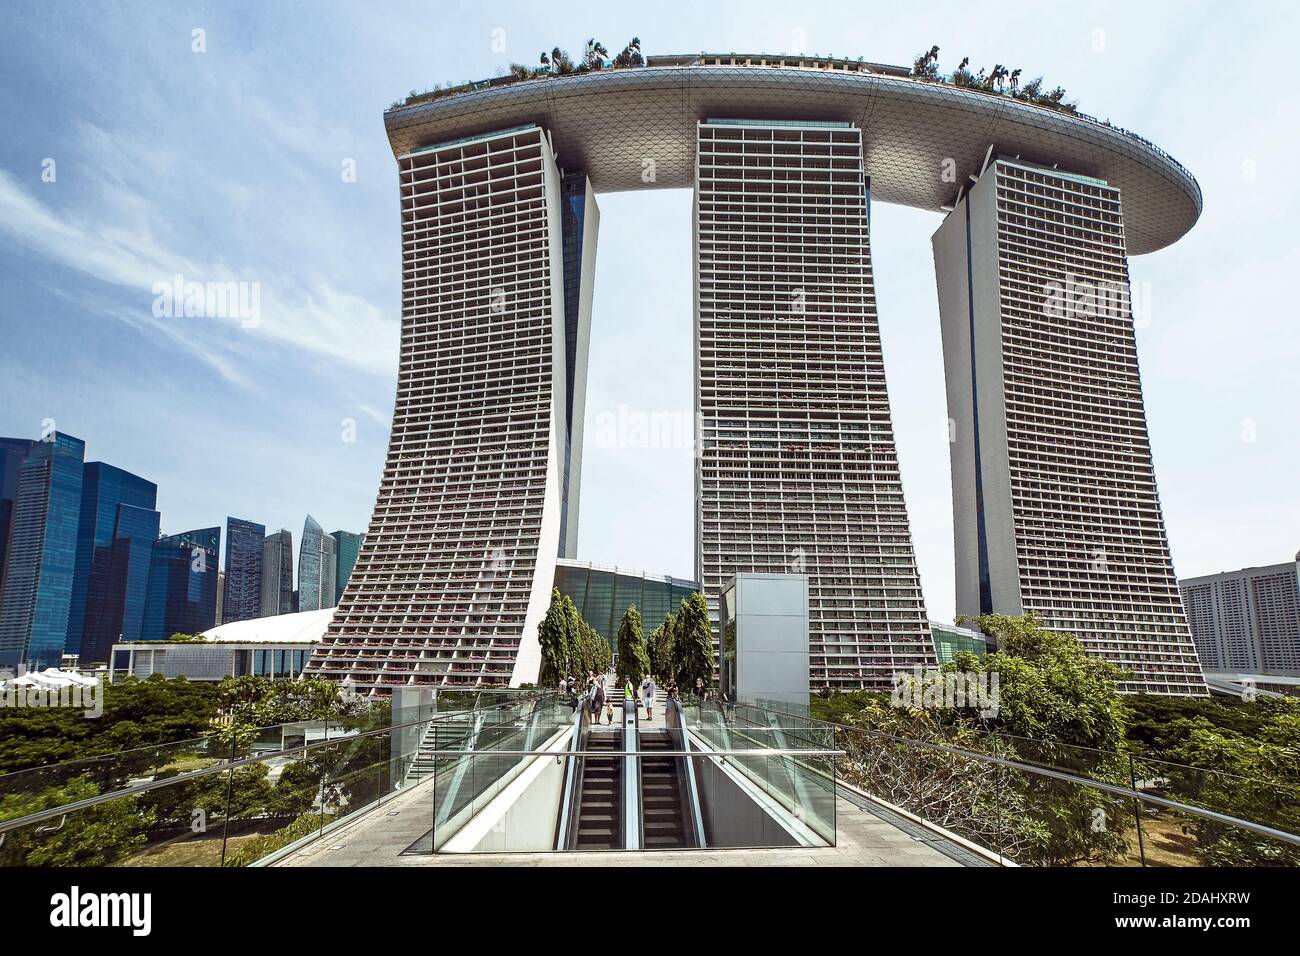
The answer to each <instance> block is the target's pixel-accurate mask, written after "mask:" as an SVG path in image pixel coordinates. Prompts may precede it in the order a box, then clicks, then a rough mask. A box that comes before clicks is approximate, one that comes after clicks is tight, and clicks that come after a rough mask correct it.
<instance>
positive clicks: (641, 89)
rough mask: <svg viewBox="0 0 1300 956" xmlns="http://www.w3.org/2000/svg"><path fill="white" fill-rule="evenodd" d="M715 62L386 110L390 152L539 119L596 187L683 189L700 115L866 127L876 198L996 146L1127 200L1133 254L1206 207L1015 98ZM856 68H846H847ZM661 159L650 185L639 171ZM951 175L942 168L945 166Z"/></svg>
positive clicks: (929, 179) (942, 192)
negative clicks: (1103, 185)
mask: <svg viewBox="0 0 1300 956" xmlns="http://www.w3.org/2000/svg"><path fill="white" fill-rule="evenodd" d="M717 59H719V58H715V57H708V56H704V57H660V58H651V60H650V65H648V66H645V67H636V68H628V69H617V70H602V71H597V72H592V73H582V74H576V75H569V76H552V77H545V78H540V79H533V80H522V81H519V82H513V83H506V84H503V85H493V86H489V87H488V88H484V89H475V90H472V91H468V92H464V93H458V94H454V95H446V96H442V97H439V98H435V99H429V100H424V101H420V100H419V98H417V101H415V102H412V103H410V104H409V105H406V106H401V107H397V108H394V109H392V110H389V111H388V112H387V113H386V114H385V116H384V123H385V127H386V128H387V131H388V138H389V141H390V143H391V144H392V148H393V152H394V154H395V155H398V156H401V155H403V154H405V153H407V152H410V151H411V150H413V149H418V148H420V147H422V146H428V145H432V144H435V143H441V142H446V141H449V140H455V139H459V138H462V137H465V136H473V135H476V134H480V133H487V132H491V131H493V130H499V129H505V128H509V127H512V126H517V125H520V124H522V123H536V124H537V125H539V126H541V127H543V128H545V129H547V130H548V131H549V132H550V134H551V137H552V144H553V147H554V149H555V152H556V155H557V157H558V162H559V164H560V165H561V166H562V167H564V168H566V169H575V170H579V169H580V170H583V171H585V172H586V174H587V175H588V177H590V180H591V185H592V188H593V189H595V190H596V191H597V192H613V191H619V190H628V189H652V188H686V187H690V186H692V185H693V184H694V179H695V141H696V132H695V130H696V123H697V122H698V121H700V120H703V119H798V120H824V121H838V122H851V123H855V124H856V125H857V126H859V127H860V128H861V129H862V130H863V140H864V143H865V147H864V152H865V157H864V159H865V162H866V169H867V172H868V173H869V174H870V176H871V193H872V197H873V199H875V200H877V201H880V202H887V203H899V204H902V205H905V206H915V207H918V208H922V209H932V210H936V211H939V210H941V209H943V208H944V207H945V206H951V205H952V203H953V202H954V199H955V198H956V195H957V189H958V187H959V186H960V185H962V184H963V183H968V182H969V180H968V179H967V177H968V176H971V175H977V174H978V173H979V172H980V171H981V170H982V168H983V166H984V162H985V158H986V156H987V155H988V154H989V150H990V147H992V150H993V153H994V154H995V155H1003V156H1020V157H1021V158H1023V159H1025V160H1029V161H1032V162H1037V163H1043V164H1046V165H1049V166H1050V165H1054V164H1059V165H1060V167H1061V168H1062V169H1067V170H1069V171H1070V172H1074V173H1082V174H1085V175H1089V176H1095V177H1097V178H1100V179H1104V180H1106V181H1107V182H1109V183H1111V184H1112V185H1115V186H1118V187H1119V188H1120V190H1121V192H1122V195H1123V203H1124V225H1125V241H1126V245H1127V251H1128V253H1129V255H1141V254H1142V253H1147V252H1154V251H1155V250H1157V249H1161V248H1163V247H1165V246H1167V245H1169V244H1170V243H1173V242H1174V241H1176V240H1177V239H1178V238H1180V237H1181V236H1182V235H1183V234H1184V233H1186V232H1187V231H1188V230H1189V229H1191V228H1192V226H1193V225H1194V224H1195V222H1196V220H1197V218H1198V217H1199V216H1200V213H1201V190H1200V187H1199V186H1198V185H1197V183H1196V180H1195V179H1194V178H1193V177H1192V175H1191V173H1189V172H1188V171H1187V170H1186V169H1185V168H1184V167H1183V166H1182V165H1181V164H1180V163H1178V162H1177V161H1176V160H1174V159H1173V158H1172V157H1171V156H1169V155H1168V154H1166V153H1165V152H1163V151H1162V150H1160V149H1159V148H1158V147H1156V146H1154V145H1153V144H1151V143H1149V142H1148V141H1146V140H1144V139H1142V138H1141V137H1138V136H1136V135H1134V134H1132V133H1129V132H1126V131H1124V130H1121V129H1118V128H1116V127H1112V126H1107V125H1105V124H1103V123H1100V122H1098V121H1096V120H1094V119H1091V118H1089V117H1085V116H1079V115H1072V114H1069V113H1064V112H1060V111H1058V110H1053V109H1050V108H1048V107H1043V106H1037V105H1034V104H1032V103H1028V102H1024V101H1022V100H1016V99H1012V98H1011V97H1010V96H1003V95H1000V94H994V93H988V92H981V91H978V90H970V89H964V88H961V87H956V86H951V85H947V84H942V83H932V82H925V81H920V80H915V79H911V78H908V77H903V76H898V75H896V71H891V72H873V71H871V70H868V69H858V68H855V69H833V68H825V67H816V68H814V67H809V68H801V67H798V66H794V67H792V66H789V65H786V66H779V67H778V66H772V65H767V66H763V65H737V64H732V63H727V64H718V63H717V62H710V60H714V61H716V60H717ZM850 65H851V64H850ZM647 159H650V160H653V180H652V181H646V180H645V179H644V178H643V170H644V169H645V166H644V165H643V163H644V161H645V160H647ZM947 159H952V160H953V161H955V164H956V180H955V182H954V181H952V179H951V178H948V179H945V177H944V176H943V175H942V172H943V170H944V164H945V160H947Z"/></svg>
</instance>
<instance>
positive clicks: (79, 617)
mask: <svg viewBox="0 0 1300 956" xmlns="http://www.w3.org/2000/svg"><path fill="white" fill-rule="evenodd" d="M157 504H158V486H157V485H155V484H154V483H153V482H152V481H147V480H145V479H144V478H141V477H139V476H138V475H133V474H131V472H129V471H124V470H123V469H121V468H117V467H114V466H113V465H109V464H106V463H104V462H102V461H92V462H87V463H86V466H85V471H84V472H83V474H82V482H81V515H80V519H79V522H78V529H77V561H76V567H75V568H74V571H73V577H72V598H71V602H70V604H69V610H68V636H67V640H66V642H65V644H64V652H65V653H67V654H78V655H81V656H82V657H83V658H85V659H86V660H87V661H89V658H88V657H85V655H84V654H83V652H82V651H83V649H82V643H83V641H84V640H85V638H86V634H87V633H88V632H94V633H99V631H100V629H101V628H102V626H103V621H102V618H103V614H104V605H105V603H106V602H110V601H111V602H115V603H116V602H119V601H123V600H125V599H128V598H129V600H130V601H131V602H132V603H133V605H134V604H135V602H137V601H141V600H143V596H142V595H140V591H139V589H136V588H130V589H128V584H129V583H130V582H129V581H128V577H129V574H130V571H131V570H132V569H134V570H135V571H136V573H138V574H144V575H145V576H146V577H147V567H148V565H147V562H139V561H137V562H134V563H133V562H131V561H129V560H128V561H127V562H126V563H125V564H120V565H119V574H118V575H116V576H114V575H112V574H110V566H111V565H112V562H113V546H114V542H115V541H116V540H117V534H118V513H119V510H120V509H121V508H122V507H123V506H126V507H129V508H138V509H141V510H143V511H154V512H155V514H156V511H155V508H156V506H157ZM146 524H147V522H146ZM157 530H158V529H157V524H156V522H155V524H154V527H153V532H152V533H151V534H149V536H148V537H147V538H144V539H142V540H139V541H138V542H137V547H138V548H139V549H140V551H141V553H142V554H147V553H148V550H149V548H150V547H151V546H152V544H153V539H154V538H155V537H157ZM124 546H125V545H124ZM124 589H125V590H124ZM141 610H142V609H141V608H140V607H139V606H138V605H136V606H132V607H130V608H127V607H125V606H124V607H123V614H124V615H125V616H126V617H129V618H131V619H132V620H134V621H135V622H137V626H138V622H139V620H140V614H141ZM88 621H90V622H93V623H90V624H88ZM137 638H138V635H132V636H131V637H130V638H128V639H131V640H134V639H137Z"/></svg>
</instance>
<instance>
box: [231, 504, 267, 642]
mask: <svg viewBox="0 0 1300 956" xmlns="http://www.w3.org/2000/svg"><path fill="white" fill-rule="evenodd" d="M265 538H266V526H265V525H260V524H258V523H257V522H255V521H245V520H244V519H243V518H231V517H229V516H227V518H226V570H225V580H224V581H223V582H222V590H223V594H222V600H221V615H220V621H221V623H222V624H229V623H231V622H233V621H248V620H251V619H252V618H255V617H261V615H262V551H263V548H262V542H263V541H264V540H265Z"/></svg>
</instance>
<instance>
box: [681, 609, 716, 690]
mask: <svg viewBox="0 0 1300 956" xmlns="http://www.w3.org/2000/svg"><path fill="white" fill-rule="evenodd" d="M713 670H714V655H713V625H712V624H711V623H710V622H709V606H708V604H707V603H706V602H705V600H704V595H703V594H701V593H699V592H698V591H697V592H695V593H694V594H692V595H691V596H690V597H688V598H686V599H685V600H684V601H682V607H681V611H680V612H679V613H678V615H677V621H676V632H675V634H674V635H673V674H674V676H675V677H676V678H677V682H678V683H679V684H681V685H682V688H683V689H684V690H688V691H689V690H692V689H693V688H694V687H695V680H696V678H699V679H701V680H703V681H704V686H705V687H712V686H713Z"/></svg>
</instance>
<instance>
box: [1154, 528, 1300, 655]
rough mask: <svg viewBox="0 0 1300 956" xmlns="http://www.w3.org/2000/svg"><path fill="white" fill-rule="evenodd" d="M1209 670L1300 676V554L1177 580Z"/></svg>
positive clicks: (1189, 619)
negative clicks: (1290, 558) (1285, 559)
mask: <svg viewBox="0 0 1300 956" xmlns="http://www.w3.org/2000/svg"><path fill="white" fill-rule="evenodd" d="M1178 587H1179V590H1181V591H1182V595H1183V605H1184V606H1185V607H1186V608H1187V620H1188V623H1189V624H1190V625H1191V628H1192V637H1193V638H1194V639H1195V641H1196V650H1197V652H1198V653H1199V654H1200V658H1201V664H1202V665H1204V667H1205V669H1206V670H1207V671H1219V672H1228V673H1236V674H1255V675H1271V676H1275V677H1300V553H1297V554H1296V560H1295V561H1293V562H1289V563H1287V564H1273V565H1269V566H1268V567H1262V568H1243V569H1242V570H1240V571H1226V572H1223V573H1220V574H1209V575H1204V576H1202V577H1196V578H1184V579H1183V580H1181V581H1179V582H1178Z"/></svg>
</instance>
